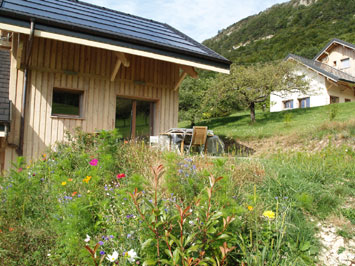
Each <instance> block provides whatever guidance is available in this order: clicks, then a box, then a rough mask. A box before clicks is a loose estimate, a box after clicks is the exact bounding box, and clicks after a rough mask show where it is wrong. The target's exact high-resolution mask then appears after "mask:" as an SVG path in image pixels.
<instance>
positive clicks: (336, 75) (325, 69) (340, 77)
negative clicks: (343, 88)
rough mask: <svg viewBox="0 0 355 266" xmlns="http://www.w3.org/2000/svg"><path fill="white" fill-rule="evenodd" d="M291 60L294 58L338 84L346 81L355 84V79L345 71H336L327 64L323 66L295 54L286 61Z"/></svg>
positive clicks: (290, 55)
mask: <svg viewBox="0 0 355 266" xmlns="http://www.w3.org/2000/svg"><path fill="white" fill-rule="evenodd" d="M289 58H292V59H294V60H296V61H298V62H300V63H302V64H304V65H306V66H308V67H310V68H312V69H314V70H315V71H318V72H319V73H321V74H323V75H325V76H327V77H329V78H331V79H333V80H335V81H336V82H338V81H346V82H350V83H355V77H353V76H351V75H349V74H347V73H345V72H343V71H340V70H338V69H335V68H333V67H331V66H328V65H327V64H323V63H320V62H318V61H315V60H310V59H307V58H304V57H302V56H298V55H294V54H289V55H288V56H287V57H286V60H287V59H289Z"/></svg>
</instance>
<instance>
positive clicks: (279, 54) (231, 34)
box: [204, 0, 355, 64]
mask: <svg viewBox="0 0 355 266" xmlns="http://www.w3.org/2000/svg"><path fill="white" fill-rule="evenodd" d="M332 38H339V39H342V40H345V41H348V42H351V43H355V0H318V1H317V0H292V1H290V2H287V3H283V4H277V5H274V6H273V7H271V8H269V9H267V10H266V11H264V12H261V13H259V14H257V15H254V16H250V17H248V18H245V19H243V20H241V21H239V22H237V23H235V24H233V25H231V26H229V27H228V28H227V29H223V30H221V31H220V32H219V34H218V35H217V36H215V37H213V38H211V39H208V40H206V41H204V44H205V45H206V46H208V47H210V48H212V49H213V50H215V51H217V52H218V53H220V54H222V55H223V56H225V57H227V58H228V59H230V60H232V61H233V62H235V63H237V64H252V63H256V62H267V61H273V60H277V59H282V58H284V57H285V56H286V55H287V54H288V53H295V54H298V55H301V56H304V57H307V58H312V57H314V56H315V55H316V54H317V52H318V51H319V50H320V49H321V48H322V47H323V46H324V45H325V44H326V43H327V42H328V41H329V40H331V39H332Z"/></svg>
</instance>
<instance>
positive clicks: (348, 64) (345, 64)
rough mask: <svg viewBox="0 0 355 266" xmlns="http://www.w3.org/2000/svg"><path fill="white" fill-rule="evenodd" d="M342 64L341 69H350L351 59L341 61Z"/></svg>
mask: <svg viewBox="0 0 355 266" xmlns="http://www.w3.org/2000/svg"><path fill="white" fill-rule="evenodd" d="M340 62H341V68H342V69H343V68H349V67H350V59H349V58H345V59H342V60H340Z"/></svg>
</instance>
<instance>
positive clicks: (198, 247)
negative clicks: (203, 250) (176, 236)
mask: <svg viewBox="0 0 355 266" xmlns="http://www.w3.org/2000/svg"><path fill="white" fill-rule="evenodd" d="M198 250H200V245H193V246H191V247H189V248H188V249H187V253H192V252H196V251H198Z"/></svg>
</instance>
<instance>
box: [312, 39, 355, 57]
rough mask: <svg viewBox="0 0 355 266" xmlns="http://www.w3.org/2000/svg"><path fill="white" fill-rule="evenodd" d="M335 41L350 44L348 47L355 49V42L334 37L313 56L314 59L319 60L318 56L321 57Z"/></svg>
mask: <svg viewBox="0 0 355 266" xmlns="http://www.w3.org/2000/svg"><path fill="white" fill-rule="evenodd" d="M333 43H339V44H342V45H345V46H348V47H350V48H352V49H355V45H354V44H352V43H349V42H346V41H343V40H340V39H337V38H334V39H332V40H331V41H330V42H328V43H327V45H326V46H324V48H323V49H322V50H321V51H320V52H319V53H318V54H317V55H316V56H315V57H314V58H313V60H317V59H318V57H320V56H321V55H322V54H323V53H324V52H325V51H326V50H327V49H328V47H329V46H330V45H332V44H333Z"/></svg>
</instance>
